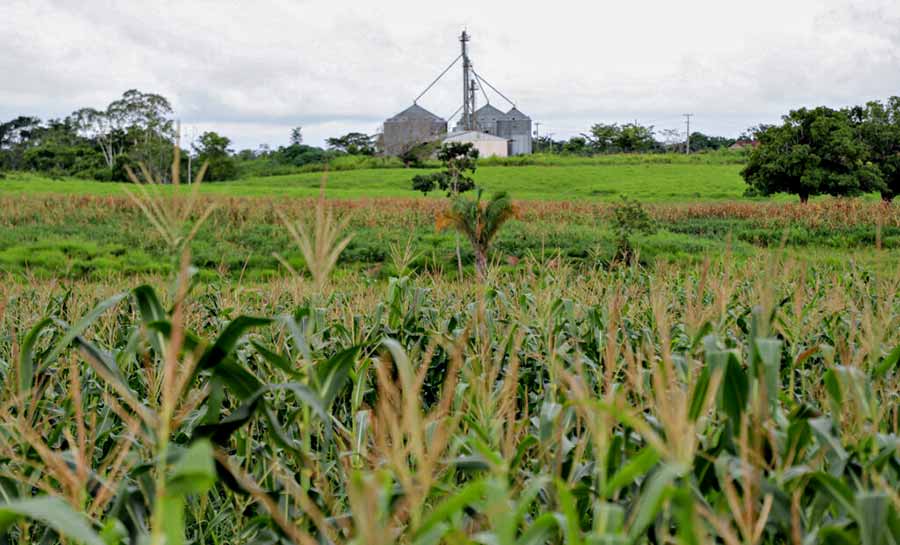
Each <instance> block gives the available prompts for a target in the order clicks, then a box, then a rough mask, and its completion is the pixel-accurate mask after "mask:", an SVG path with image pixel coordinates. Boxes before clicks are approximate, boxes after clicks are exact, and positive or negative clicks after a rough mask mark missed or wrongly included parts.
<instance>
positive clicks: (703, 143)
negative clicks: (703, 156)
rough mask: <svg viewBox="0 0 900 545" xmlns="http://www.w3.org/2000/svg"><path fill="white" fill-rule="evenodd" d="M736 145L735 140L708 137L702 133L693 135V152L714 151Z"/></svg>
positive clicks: (722, 137)
mask: <svg viewBox="0 0 900 545" xmlns="http://www.w3.org/2000/svg"><path fill="white" fill-rule="evenodd" d="M734 143H735V140H734V139H733V138H726V137H724V136H708V135H705V134H703V133H702V132H692V133H691V151H692V152H694V151H713V150H719V149H722V148H727V147H730V146H731V145H732V144H734Z"/></svg>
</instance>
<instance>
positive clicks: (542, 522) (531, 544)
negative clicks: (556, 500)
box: [516, 513, 565, 545]
mask: <svg viewBox="0 0 900 545" xmlns="http://www.w3.org/2000/svg"><path fill="white" fill-rule="evenodd" d="M560 518H563V519H564V518H565V517H561V516H559V514H557V513H544V514H543V515H540V516H539V517H537V518H536V519H534V522H532V523H531V525H530V526H528V529H527V530H525V531H524V532H522V535H521V536H519V539H517V540H516V545H543V544H545V543H549V542H552V540H551V538H552V537H553V536H554V535H556V534H557V533H558V532H559V529H560V527H561V526H562V524H561V522H562V521H560V520H559V519H560Z"/></svg>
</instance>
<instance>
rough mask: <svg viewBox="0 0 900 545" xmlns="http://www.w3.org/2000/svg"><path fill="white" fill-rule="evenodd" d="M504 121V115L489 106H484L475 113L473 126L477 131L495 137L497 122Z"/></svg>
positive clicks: (496, 134)
mask: <svg viewBox="0 0 900 545" xmlns="http://www.w3.org/2000/svg"><path fill="white" fill-rule="evenodd" d="M504 119H506V114H505V113H503V112H502V111H501V110H498V109H497V108H495V107H493V106H491V105H490V104H485V105H484V106H482V107H481V108H478V109H477V110H476V111H475V124H476V125H477V127H478V130H480V131H481V132H486V133H488V134H493V135H495V136H499V134H498V127H497V124H498V122H500V121H501V120H504Z"/></svg>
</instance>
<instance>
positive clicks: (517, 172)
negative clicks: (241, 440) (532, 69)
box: [0, 155, 746, 202]
mask: <svg viewBox="0 0 900 545" xmlns="http://www.w3.org/2000/svg"><path fill="white" fill-rule="evenodd" d="M634 157H635V158H639V159H640V158H646V157H651V156H634ZM657 157H659V158H660V159H666V160H664V161H663V160H660V161H630V162H629V161H627V160H625V158H624V157H621V158H619V157H616V158H610V159H615V160H611V162H609V163H604V162H600V161H595V160H594V159H589V158H584V159H582V158H566V159H565V160H559V159H558V158H555V157H554V158H547V160H546V161H545V160H544V158H543V157H538V158H530V159H529V160H528V161H509V162H505V163H500V162H496V161H493V160H492V159H491V158H488V159H479V161H478V171H477V173H476V174H475V175H473V176H472V178H473V179H474V181H475V183H476V184H477V185H478V186H480V187H483V188H484V189H485V190H486V191H492V192H496V191H511V192H514V193H515V195H516V198H519V199H540V200H555V201H562V200H577V201H584V200H588V201H617V200H619V197H620V196H621V195H628V196H630V197H633V198H635V199H639V200H641V201H652V202H685V201H689V200H698V201H700V200H719V201H721V200H735V199H743V198H744V191H745V188H746V185H745V184H744V182H743V180H742V179H741V176H740V170H741V165H740V164H739V163H733V162H728V161H723V162H721V163H720V162H719V161H718V159H716V160H710V161H701V160H698V161H694V162H689V161H680V160H678V158H677V157H673V158H668V157H667V156H662V155H660V156H657ZM680 157H685V156H684V155H681V156H680ZM370 160H371V161H373V162H374V163H375V166H377V163H378V162H380V161H381V159H380V158H370ZM582 161H583V162H582ZM334 164H336V165H337V167H336V168H335V169H334V170H329V172H328V186H327V187H326V195H327V196H328V197H337V198H371V197H414V196H415V195H416V194H417V192H416V191H415V190H413V189H412V187H411V184H410V178H412V177H413V175H414V174H429V173H431V172H437V171H439V170H440V169H441V165H440V164H439V163H434V164H433V165H429V166H428V167H429V168H428V169H427V170H412V171H411V170H410V169H405V168H396V164H394V165H393V166H394V168H380V167H379V168H356V166H357V165H356V164H354V165H351V167H350V168H346V169H343V168H340V167H341V166H342V163H334ZM369 165H370V164H369V163H364V164H362V165H359V166H369ZM517 165H521V167H518V166H517ZM386 166H390V163H388V164H387V165H386ZM507 166H517V168H507ZM239 168H242V167H239ZM186 170H187V165H186V164H184V165H183V167H182V171H183V172H186ZM194 170H195V171H196V168H195V169H194ZM320 170H321V169H320V168H319V167H318V166H316V167H314V168H311V170H310V171H309V172H302V173H295V174H285V175H279V176H253V177H246V178H240V179H238V180H235V181H231V182H228V183H216V184H208V185H205V186H204V187H202V188H201V193H203V194H206V195H222V196H229V197H242V196H243V197H274V196H282V197H314V196H316V195H318V193H319V186H320V185H321V181H322V176H323V174H322V172H321V171H320ZM124 189H125V188H124V187H123V186H122V185H121V184H103V183H96V182H90V181H84V180H75V179H68V178H62V179H54V178H50V177H47V176H39V175H34V174H29V173H10V174H8V175H7V178H6V179H5V180H3V181H2V182H0V194H12V193H17V194H47V193H50V194H74V195H121V194H123V192H124ZM440 196H441V197H443V194H440Z"/></svg>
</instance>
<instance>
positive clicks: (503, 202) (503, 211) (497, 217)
mask: <svg viewBox="0 0 900 545" xmlns="http://www.w3.org/2000/svg"><path fill="white" fill-rule="evenodd" d="M482 192H483V191H482V190H481V189H479V190H478V192H477V196H476V197H475V199H474V200H471V199H467V198H465V197H461V196H457V197H455V198H454V199H453V204H452V205H451V206H450V209H449V210H447V211H446V212H443V213H442V214H441V215H440V216H438V220H437V230H438V231H440V230H442V229H443V228H445V227H452V228H454V229H456V230H457V231H459V232H460V233H462V234H463V235H465V237H466V239H468V241H469V243H470V244H471V245H472V253H473V254H474V257H475V270H476V271H477V272H478V277H479V278H481V279H482V280H483V279H484V277H485V275H486V274H487V269H488V251H489V250H490V247H491V242H492V241H493V240H494V237H496V236H497V233H498V232H499V231H500V228H501V227H503V224H505V223H506V222H507V221H509V220H510V219H512V218H514V217H515V216H516V214H517V213H518V211H517V209H516V207H515V205H514V204H513V202H512V199H510V197H509V195H508V194H506V193H496V194H495V195H494V196H493V197H491V199H490V200H489V201H487V202H482V200H481V194H482Z"/></svg>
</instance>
